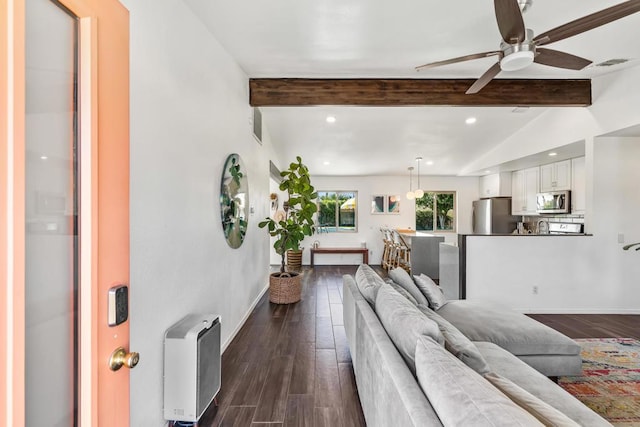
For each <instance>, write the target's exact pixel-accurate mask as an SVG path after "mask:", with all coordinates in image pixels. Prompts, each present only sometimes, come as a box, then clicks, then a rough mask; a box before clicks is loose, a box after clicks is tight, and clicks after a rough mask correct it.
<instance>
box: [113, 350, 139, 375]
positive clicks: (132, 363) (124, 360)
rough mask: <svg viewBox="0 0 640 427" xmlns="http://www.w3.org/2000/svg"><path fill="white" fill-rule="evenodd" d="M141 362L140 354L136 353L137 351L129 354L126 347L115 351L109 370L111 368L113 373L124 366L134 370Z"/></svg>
mask: <svg viewBox="0 0 640 427" xmlns="http://www.w3.org/2000/svg"><path fill="white" fill-rule="evenodd" d="M139 361H140V354H139V353H136V352H135V351H132V352H131V353H127V351H126V350H125V349H124V347H118V348H116V349H115V350H114V351H113V353H111V357H109V368H111V370H112V371H117V370H118V369H120V368H122V366H126V367H127V368H129V369H133V368H135V367H136V365H137V364H138V362H139Z"/></svg>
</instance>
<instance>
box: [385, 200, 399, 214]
mask: <svg viewBox="0 0 640 427" xmlns="http://www.w3.org/2000/svg"><path fill="white" fill-rule="evenodd" d="M385 204H386V208H387V213H390V214H396V215H399V214H400V196H396V195H389V196H386V200H385Z"/></svg>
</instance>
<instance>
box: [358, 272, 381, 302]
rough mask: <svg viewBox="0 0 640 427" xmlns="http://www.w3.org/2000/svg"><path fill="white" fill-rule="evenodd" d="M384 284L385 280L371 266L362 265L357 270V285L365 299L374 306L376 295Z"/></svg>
mask: <svg viewBox="0 0 640 427" xmlns="http://www.w3.org/2000/svg"><path fill="white" fill-rule="evenodd" d="M382 284H384V280H382V278H381V277H380V276H378V274H377V273H376V272H375V271H373V269H372V268H371V267H369V265H367V264H360V266H359V267H358V269H357V270H356V285H358V289H359V290H360V293H361V294H362V296H363V297H364V299H366V300H367V302H368V303H369V304H371V305H372V306H373V305H374V304H375V301H376V294H377V293H378V289H380V286H382Z"/></svg>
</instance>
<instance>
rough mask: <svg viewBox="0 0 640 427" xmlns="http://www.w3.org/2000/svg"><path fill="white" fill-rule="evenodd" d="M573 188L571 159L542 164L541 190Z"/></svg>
mask: <svg viewBox="0 0 640 427" xmlns="http://www.w3.org/2000/svg"><path fill="white" fill-rule="evenodd" d="M560 190H571V160H564V161H562V162H556V163H551V164H548V165H543V166H540V192H547V191H560Z"/></svg>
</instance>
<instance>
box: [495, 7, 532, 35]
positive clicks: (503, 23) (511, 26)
mask: <svg viewBox="0 0 640 427" xmlns="http://www.w3.org/2000/svg"><path fill="white" fill-rule="evenodd" d="M493 5H494V7H495V9H496V20H497V21H498V28H499V29H500V34H501V35H502V39H503V40H504V41H505V42H507V43H509V44H514V43H522V42H523V41H524V39H525V37H526V33H527V30H526V28H525V26H524V20H523V19H522V12H521V11H520V6H519V5H518V0H494V2H493Z"/></svg>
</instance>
